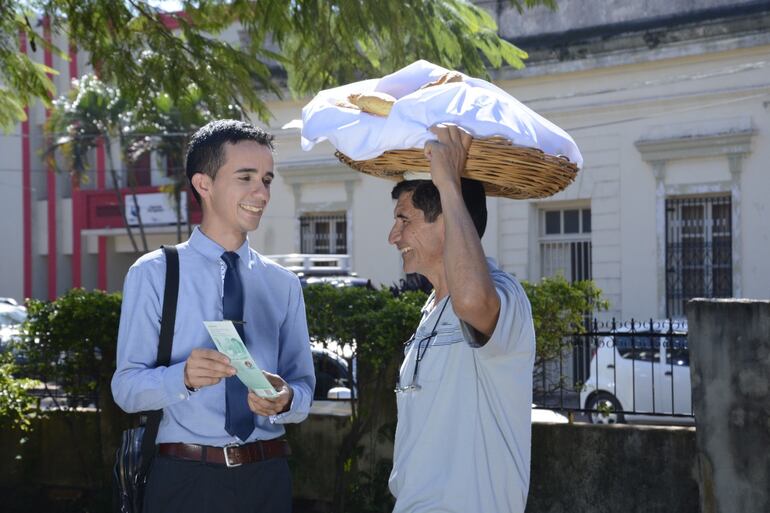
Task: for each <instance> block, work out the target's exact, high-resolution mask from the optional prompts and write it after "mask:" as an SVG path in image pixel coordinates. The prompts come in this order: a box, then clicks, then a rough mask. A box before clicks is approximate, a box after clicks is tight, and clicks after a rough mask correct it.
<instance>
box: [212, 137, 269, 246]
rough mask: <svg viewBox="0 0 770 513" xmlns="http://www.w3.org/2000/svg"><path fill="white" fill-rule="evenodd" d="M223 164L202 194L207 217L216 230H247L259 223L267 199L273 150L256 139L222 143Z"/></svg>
mask: <svg viewBox="0 0 770 513" xmlns="http://www.w3.org/2000/svg"><path fill="white" fill-rule="evenodd" d="M224 152H225V158H224V164H222V167H220V168H219V170H218V171H217V174H216V177H215V178H214V179H211V178H210V177H208V176H206V175H203V176H204V179H205V180H207V181H208V182H209V183H208V185H209V187H208V192H207V193H206V194H205V195H202V196H203V197H204V203H205V204H206V216H207V221H208V222H211V223H212V224H214V225H215V226H216V228H217V230H224V231H226V232H239V233H242V234H246V233H248V232H251V231H254V230H256V229H257V227H258V226H259V221H260V220H261V219H262V213H263V211H264V209H265V207H267V204H268V202H269V201H270V184H271V182H272V181H273V177H274V173H273V154H272V152H271V151H270V148H268V147H267V146H265V145H263V144H260V143H258V142H256V141H249V140H246V141H240V142H237V143H235V144H230V143H228V144H225V146H224Z"/></svg>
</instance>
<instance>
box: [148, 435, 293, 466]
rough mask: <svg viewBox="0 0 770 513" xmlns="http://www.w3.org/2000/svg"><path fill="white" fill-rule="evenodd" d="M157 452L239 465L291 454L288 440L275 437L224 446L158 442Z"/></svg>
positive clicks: (196, 459)
mask: <svg viewBox="0 0 770 513" xmlns="http://www.w3.org/2000/svg"><path fill="white" fill-rule="evenodd" d="M158 454H162V455H163V456H169V457H171V458H176V459H179V460H190V461H200V462H201V463H214V464H217V465H227V466H228V467H239V466H241V465H244V464H247V463H256V462H258V461H264V460H269V459H272V458H284V457H286V456H289V455H290V454H291V449H289V442H287V441H286V440H283V439H279V438H276V439H274V440H258V441H256V442H251V443H248V444H243V445H226V446H224V447H212V446H210V445H197V444H182V443H173V444H158Z"/></svg>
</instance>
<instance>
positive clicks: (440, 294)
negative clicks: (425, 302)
mask: <svg viewBox="0 0 770 513" xmlns="http://www.w3.org/2000/svg"><path fill="white" fill-rule="evenodd" d="M425 278H427V279H428V281H429V282H430V284H431V285H433V290H434V291H435V292H436V295H435V300H434V304H436V303H438V302H439V301H441V300H442V299H444V298H445V297H446V296H447V295H449V286H448V283H447V279H446V273H445V271H444V268H443V267H442V268H441V269H440V270H437V271H436V273H432V274H430V275H427V274H426V275H425Z"/></svg>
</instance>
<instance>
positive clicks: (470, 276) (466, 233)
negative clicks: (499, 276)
mask: <svg viewBox="0 0 770 513" xmlns="http://www.w3.org/2000/svg"><path fill="white" fill-rule="evenodd" d="M431 131H432V132H433V133H434V134H436V136H437V137H438V141H429V142H428V143H426V145H425V155H426V157H427V158H428V160H430V167H431V177H432V179H433V183H434V184H435V185H436V188H437V189H438V190H439V194H440V195H441V209H442V211H443V216H444V231H445V240H444V266H445V270H446V280H447V286H448V289H449V294H450V295H451V297H452V305H453V307H454V310H455V313H456V314H457V316H458V317H459V318H460V319H462V320H463V321H465V322H466V323H467V324H469V325H471V326H473V328H475V329H476V330H477V331H478V332H479V333H481V334H482V335H484V336H485V338H489V337H490V336H491V335H492V332H493V331H494V329H495V325H496V324H497V318H498V315H499V313H500V298H499V297H498V295H497V292H496V290H495V287H494V284H493V283H492V278H491V276H490V275H489V267H488V266H487V261H486V257H485V256H484V250H483V248H482V247H481V240H480V239H479V236H478V233H477V232H476V228H475V226H474V224H473V221H472V220H471V217H470V214H469V213H468V210H467V208H466V207H465V203H464V202H463V197H462V188H461V184H460V176H461V174H462V171H463V169H464V168H465V160H466V157H467V151H468V148H469V147H470V143H471V139H472V138H471V136H470V135H469V134H468V133H467V132H465V131H464V130H462V129H461V128H459V127H457V126H455V125H437V126H434V127H432V128H431Z"/></svg>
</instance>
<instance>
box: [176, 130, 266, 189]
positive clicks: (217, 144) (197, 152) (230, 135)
mask: <svg viewBox="0 0 770 513" xmlns="http://www.w3.org/2000/svg"><path fill="white" fill-rule="evenodd" d="M240 141H256V142H258V143H259V144H262V145H264V146H266V147H268V148H270V151H273V135H272V134H269V133H267V132H265V131H264V130H262V129H261V128H258V127H255V126H254V125H252V124H250V123H246V122H245V121H238V120H236V119H219V120H216V121H211V122H210V123H207V124H206V125H205V126H203V127H201V128H199V129H198V131H197V132H195V134H193V136H192V138H190V144H189V145H188V146H187V158H186V159H187V162H186V165H185V173H186V174H187V180H188V181H189V182H190V189H192V193H193V196H195V199H196V200H198V203H199V204H200V202H201V196H200V194H198V191H196V190H195V187H194V186H193V184H192V177H193V175H195V174H196V173H203V174H205V175H208V176H210V177H211V178H212V179H214V178H216V177H217V170H219V168H220V167H222V164H224V160H225V148H224V146H225V144H226V143H230V144H235V143H237V142H240Z"/></svg>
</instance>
